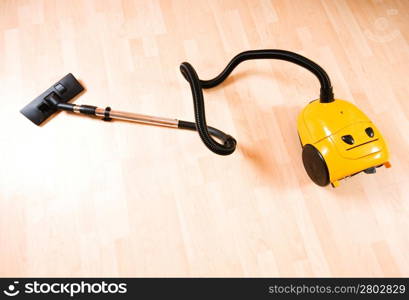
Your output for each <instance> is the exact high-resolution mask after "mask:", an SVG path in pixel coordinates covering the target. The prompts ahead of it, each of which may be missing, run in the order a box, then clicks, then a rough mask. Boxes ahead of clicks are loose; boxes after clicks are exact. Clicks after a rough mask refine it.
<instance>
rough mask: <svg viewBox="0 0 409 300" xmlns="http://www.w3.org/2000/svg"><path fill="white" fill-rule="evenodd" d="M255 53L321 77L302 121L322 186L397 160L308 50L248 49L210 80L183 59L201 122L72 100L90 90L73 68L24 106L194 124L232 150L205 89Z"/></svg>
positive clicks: (34, 110)
mask: <svg viewBox="0 0 409 300" xmlns="http://www.w3.org/2000/svg"><path fill="white" fill-rule="evenodd" d="M253 59H279V60H284V61H288V62H292V63H295V64H297V65H299V66H301V67H303V68H305V69H307V70H309V71H310V72H312V73H313V74H314V75H315V76H316V77H317V79H318V80H319V82H320V86H321V88H320V95H319V98H318V99H316V100H314V101H311V102H310V103H309V104H308V105H307V106H306V107H305V108H304V109H303V110H302V111H301V113H300V115H299V117H298V124H297V127H298V136H299V139H300V142H301V146H302V161H303V164H304V167H305V170H306V172H307V174H308V176H309V177H310V178H311V180H312V181H313V182H314V183H316V184H317V185H319V186H326V185H328V184H330V183H331V185H332V186H333V187H336V186H338V185H339V180H341V179H344V178H346V177H350V176H353V175H355V174H358V173H360V172H365V173H367V174H373V173H375V172H376V168H377V167H381V166H385V167H386V168H389V167H390V166H391V164H390V163H389V153H388V149H387V146H386V142H385V140H384V138H383V137H382V135H381V133H380V132H379V130H378V129H377V128H376V126H375V125H374V124H373V123H372V122H371V120H370V119H369V118H368V117H367V116H366V115H365V114H364V113H363V112H362V111H361V110H359V109H358V108H357V107H356V106H355V105H354V104H352V103H350V102H347V101H344V100H339V99H334V94H333V89H332V85H331V81H330V78H329V76H328V74H327V73H326V72H325V71H324V69H323V68H321V67H320V66H319V65H318V64H316V63H315V62H313V61H311V60H310V59H308V58H306V57H304V56H302V55H299V54H297V53H294V52H290V51H285V50H279V49H265V50H250V51H245V52H242V53H240V54H238V55H236V56H235V57H234V58H233V59H232V60H231V61H230V62H229V64H228V65H227V66H226V67H225V69H224V70H223V71H222V72H221V73H220V74H219V75H217V76H216V77H215V78H213V79H210V80H201V79H200V78H199V77H198V75H197V73H196V71H195V69H194V68H193V67H192V65H190V64H189V63H188V62H183V63H182V64H181V65H180V71H181V73H182V75H183V76H184V78H185V79H186V80H187V81H188V83H189V85H190V88H191V91H192V96H193V104H194V116H195V122H189V121H182V120H178V119H171V118H164V117H156V116H148V115H143V114H137V113H131V112H124V111H117V110H113V109H111V108H110V107H105V108H100V107H96V106H92V105H79V104H72V103H69V101H70V100H72V99H73V98H74V97H75V96H77V95H78V94H79V93H81V92H82V91H83V90H84V88H83V87H82V86H81V84H80V83H79V82H78V81H77V80H76V79H75V77H74V76H73V75H72V74H68V75H66V76H65V77H64V78H62V79H61V80H60V81H58V82H56V83H55V84H53V85H52V86H51V87H50V88H48V89H47V90H46V91H45V92H43V93H42V94H41V95H39V96H38V97H37V98H35V99H34V100H33V101H31V102H30V103H29V104H28V105H26V106H25V107H24V108H23V109H22V110H21V111H20V112H21V113H22V114H23V115H24V116H26V117H27V118H28V119H29V120H30V121H32V122H33V123H34V124H36V125H40V124H41V123H43V122H44V121H45V120H46V119H48V118H49V117H50V116H51V115H53V114H54V113H56V112H57V111H60V110H65V111H69V112H73V113H78V114H83V115H87V116H93V117H100V118H102V120H104V121H110V120H112V119H120V120H128V121H134V122H137V123H144V124H151V125H159V126H166V127H173V128H180V129H188V130H193V131H197V132H198V134H199V136H200V138H201V140H202V142H203V143H204V144H205V146H206V147H207V148H208V149H209V150H210V151H212V152H214V153H216V154H219V155H230V154H232V153H233V152H234V150H235V149H236V145H237V142H236V140H235V139H234V138H233V137H232V136H230V135H228V134H226V133H224V132H223V131H221V130H219V129H217V128H214V127H211V126H208V125H207V123H206V114H205V105H204V98H203V89H209V88H213V87H215V86H217V85H219V84H221V83H222V82H223V81H224V80H225V79H226V78H227V77H228V76H229V75H230V74H231V72H232V71H233V70H234V69H235V68H236V67H237V66H238V65H239V64H240V63H241V62H243V61H246V60H253Z"/></svg>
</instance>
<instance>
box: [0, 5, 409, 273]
mask: <svg viewBox="0 0 409 300" xmlns="http://www.w3.org/2000/svg"><path fill="white" fill-rule="evenodd" d="M408 20H409V1H406V0H401V1H387V0H384V1H381V0H378V1H375V0H373V1H369V0H368V1H365V0H361V1H355V0H334V1H330V0H327V1H316V0H308V1H306V0H297V1H293V0H291V1H290V0H287V1H284V0H283V1H268V0H248V1H237V0H222V1H213V0H210V1H188V0H173V1H167V0H159V1H156V0H151V1H127V0H123V1H119V0H101V1H100V0H93V1H92V0H88V1H86V0H82V1H81V0H74V1H69V0H67V1H65V0H58V1H57V0H54V1H51V0H24V1H23V0H22V1H18V0H15V1H12V0H1V1H0V85H1V88H0V99H1V112H2V114H1V118H0V128H1V134H0V166H1V167H0V276H409V155H408V153H409V122H408V120H409V100H408V94H409V81H408V70H409V46H408V41H409V21H408ZM262 48H279V49H287V50H291V51H296V52H299V53H301V54H303V55H306V56H307V57H309V58H311V59H313V60H315V61H317V62H318V63H319V64H320V65H322V66H323V67H324V68H325V69H326V70H327V72H328V73H329V74H330V76H331V79H332V81H333V85H334V89H335V94H336V97H337V98H340V99H346V100H349V101H352V102H354V103H355V104H357V105H358V106H359V107H360V108H361V109H363V110H364V111H365V112H366V113H367V114H368V116H369V117H370V118H371V119H372V120H373V121H374V123H375V124H377V126H378V127H379V129H380V130H381V132H382V133H383V135H384V136H385V138H386V140H387V141H388V144H389V148H390V152H391V163H392V168H391V169H385V168H381V169H379V170H378V173H377V174H376V175H366V174H360V175H357V176H355V177H353V178H351V179H349V180H346V181H342V182H341V186H340V187H339V188H336V189H333V188H331V187H326V188H321V187H318V186H316V185H314V184H313V183H312V182H311V181H310V180H309V178H308V177H307V175H306V173H305V171H304V168H303V165H302V161H301V148H300V146H299V142H298V137H297V130H296V118H297V115H298V113H299V112H300V110H301V109H302V108H303V106H304V105H306V104H307V103H308V102H309V101H310V100H312V99H316V98H317V97H318V93H319V86H318V82H317V81H316V79H315V78H314V76H312V75H311V74H310V73H308V72H307V71H305V70H303V69H301V68H299V67H297V66H295V65H292V64H289V63H286V62H279V61H258V62H246V63H244V64H242V65H241V66H240V67H239V68H238V69H237V70H236V71H235V72H234V74H233V76H231V77H230V78H229V79H228V80H227V82H226V83H225V84H223V85H221V86H220V87H218V88H215V89H212V90H208V91H206V92H205V100H206V110H207V119H208V123H209V124H210V125H213V126H215V127H218V128H221V129H222V130H224V131H226V132H228V133H230V134H232V135H233V136H235V137H236V139H237V140H238V148H237V150H236V152H235V153H234V154H233V155H231V156H228V157H221V156H217V155H215V154H213V153H211V152H210V151H209V150H208V149H207V148H206V147H205V146H204V145H203V144H202V142H201V141H200V138H199V136H198V135H197V134H196V133H194V132H186V131H179V130H174V129H167V128H160V127H152V126H146V125H135V124H132V123H126V122H111V123H109V122H101V121H99V120H95V119H87V118H83V117H80V116H77V115H71V114H68V113H65V112H64V113H60V114H58V115H57V116H56V117H55V118H53V119H52V120H50V121H49V122H47V124H45V125H44V126H42V127H37V126H34V125H33V124H32V123H31V122H29V121H28V120H27V119H26V118H24V117H23V116H22V115H21V114H20V113H19V110H20V109H21V108H22V107H23V106H24V105H26V104H27V103H28V102H29V101H31V100H32V99H33V98H34V97H35V96H37V95H39V94H40V93H41V92H43V91H44V90H45V89H46V88H48V87H49V86H50V85H51V84H53V83H54V82H55V81H57V80H58V79H60V78H61V77H63V76H64V75H65V74H66V73H68V72H72V73H73V74H74V75H75V76H76V77H77V78H79V79H80V80H81V82H82V83H83V84H84V86H85V87H86V89H87V91H86V92H85V93H83V94H82V95H81V96H80V97H78V98H77V99H76V100H75V103H78V104H80V103H84V104H93V105H98V106H101V107H105V106H107V105H110V106H112V107H113V108H114V109H120V110H130V111H135V112H139V113H146V114H153V115H159V116H164V117H176V118H179V119H182V120H193V104H192V97H191V92H190V89H189V86H188V84H187V82H186V81H185V80H184V79H183V77H182V75H181V74H180V73H179V64H180V63H181V62H183V61H188V62H190V63H191V64H192V65H193V66H194V67H195V68H196V69H197V72H198V74H199V76H200V77H201V78H204V79H206V78H210V77H213V76H215V75H216V74H217V73H218V72H219V71H221V69H222V68H224V66H225V65H226V64H227V62H228V61H229V60H230V59H231V58H232V57H233V56H234V55H235V54H237V53H239V52H240V51H244V50H248V49H262Z"/></svg>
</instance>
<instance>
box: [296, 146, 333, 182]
mask: <svg viewBox="0 0 409 300" xmlns="http://www.w3.org/2000/svg"><path fill="white" fill-rule="evenodd" d="M302 162H303V164H304V168H305V171H307V174H308V176H309V177H310V178H311V180H312V181H314V183H315V184H318V185H319V186H326V185H327V184H329V173H328V167H327V164H326V163H325V160H324V158H323V157H322V155H321V153H320V152H319V151H318V150H317V149H316V148H315V147H314V146H313V145H310V144H307V145H305V146H304V147H303V149H302Z"/></svg>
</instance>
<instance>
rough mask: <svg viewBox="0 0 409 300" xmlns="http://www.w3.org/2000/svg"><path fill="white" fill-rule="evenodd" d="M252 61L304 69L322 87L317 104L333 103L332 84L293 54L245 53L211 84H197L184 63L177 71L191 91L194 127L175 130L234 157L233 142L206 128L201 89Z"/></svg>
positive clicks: (182, 125) (314, 66)
mask: <svg viewBox="0 0 409 300" xmlns="http://www.w3.org/2000/svg"><path fill="white" fill-rule="evenodd" d="M251 59H280V60H285V61H289V62H292V63H295V64H297V65H299V66H301V67H304V68H306V69H307V70H309V71H310V72H312V73H313V74H314V75H315V76H316V77H317V78H318V80H319V82H320V84H321V89H320V102H321V103H330V102H332V101H334V94H333V92H332V86H331V81H330V79H329V76H328V74H327V73H326V72H325V71H324V69H323V68H321V67H320V66H319V65H318V64H316V63H315V62H313V61H312V60H309V59H308V58H306V57H304V56H302V55H299V54H297V53H294V52H290V51H285V50H278V49H266V50H251V51H245V52H242V53H240V54H238V55H236V56H235V57H234V58H233V59H232V60H231V61H230V62H229V64H228V65H227V66H226V68H225V69H224V70H223V71H222V72H221V73H220V74H219V75H217V76H216V77H215V78H213V79H210V80H200V79H199V77H198V75H197V73H196V71H195V69H194V68H193V67H192V65H190V64H189V63H188V62H184V63H182V64H181V65H180V71H181V72H182V75H183V77H185V79H186V80H187V81H188V82H189V84H190V88H191V90H192V96H193V104H194V111H195V121H196V123H193V122H186V121H179V124H178V127H179V128H184V129H190V130H197V131H198V133H199V136H200V138H201V139H202V141H203V143H204V144H205V145H206V147H207V148H209V150H211V151H213V152H214V153H216V154H219V155H229V154H231V153H233V152H234V150H235V149H236V144H237V143H236V140H235V139H234V138H233V137H231V136H230V135H227V134H225V133H224V132H222V131H220V130H218V129H215V128H213V127H208V126H207V124H206V114H205V105H204V101H203V91H202V89H208V88H212V87H215V86H217V85H219V84H220V83H222V82H223V81H224V80H225V79H226V78H227V77H228V76H229V75H230V73H231V72H232V71H233V70H234V68H236V67H237V66H238V65H239V64H240V63H241V62H243V61H246V60H251ZM210 135H214V136H216V137H217V138H219V139H220V140H221V141H222V142H223V144H220V143H218V142H217V141H216V140H214V139H213V138H212V137H211V136H210Z"/></svg>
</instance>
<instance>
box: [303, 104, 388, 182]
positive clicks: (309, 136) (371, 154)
mask: <svg viewBox="0 0 409 300" xmlns="http://www.w3.org/2000/svg"><path fill="white" fill-rule="evenodd" d="M368 127H372V129H373V131H374V136H373V137H369V136H368V135H367V134H366V132H365V129H366V128H368ZM298 134H299V136H300V140H301V144H302V145H303V146H304V145H306V144H311V145H313V146H314V147H315V148H316V149H317V150H318V151H320V153H321V155H322V156H323V158H324V160H325V162H326V164H327V167H328V172H329V179H330V182H331V183H332V185H333V186H334V187H336V186H338V185H339V180H340V179H343V178H345V177H348V176H351V175H354V174H356V173H359V172H361V171H363V170H365V169H368V168H371V167H378V166H382V165H385V166H386V167H390V163H389V153H388V148H387V146H386V143H385V140H384V138H383V137H382V135H381V133H380V132H379V130H378V129H377V128H376V126H375V125H374V124H373V123H372V122H371V120H369V118H368V117H367V116H366V115H365V114H364V113H363V112H362V111H361V110H359V109H358V108H357V107H356V106H355V105H354V104H352V103H350V102H347V101H344V100H339V99H336V100H334V101H333V102H331V103H320V101H319V100H316V101H312V102H311V103H309V104H308V105H307V106H306V107H305V108H304V109H303V110H302V111H301V113H300V115H299V117H298ZM344 135H352V137H353V138H354V144H353V145H349V144H347V143H345V142H344V141H343V140H342V139H341V137H342V136H344Z"/></svg>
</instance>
